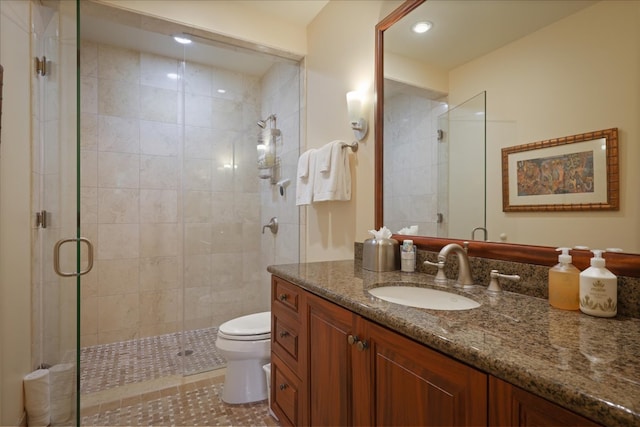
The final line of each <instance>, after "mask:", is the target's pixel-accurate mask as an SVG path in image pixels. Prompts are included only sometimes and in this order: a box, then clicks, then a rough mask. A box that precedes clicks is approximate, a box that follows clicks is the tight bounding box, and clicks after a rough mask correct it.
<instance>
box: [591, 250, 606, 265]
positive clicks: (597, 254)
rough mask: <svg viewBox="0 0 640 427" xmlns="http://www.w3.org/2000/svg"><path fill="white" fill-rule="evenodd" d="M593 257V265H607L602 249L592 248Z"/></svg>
mask: <svg viewBox="0 0 640 427" xmlns="http://www.w3.org/2000/svg"><path fill="white" fill-rule="evenodd" d="M591 252H593V258H591V265H592V266H593V267H597V268H602V267H604V266H605V262H606V261H605V260H604V258H602V254H603V253H605V251H603V250H602V249H592V250H591Z"/></svg>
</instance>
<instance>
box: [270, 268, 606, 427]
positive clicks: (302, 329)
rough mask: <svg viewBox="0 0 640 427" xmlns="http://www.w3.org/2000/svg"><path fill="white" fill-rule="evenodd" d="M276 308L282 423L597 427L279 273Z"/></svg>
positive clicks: (275, 373)
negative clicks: (286, 278) (341, 305)
mask: <svg viewBox="0 0 640 427" xmlns="http://www.w3.org/2000/svg"><path fill="white" fill-rule="evenodd" d="M271 305H272V309H271V311H272V328H273V329H272V334H271V335H272V347H271V352H272V359H271V365H272V367H271V372H272V374H271V398H272V403H271V407H272V409H273V411H274V412H275V413H276V415H277V416H278V417H279V419H280V422H281V424H282V425H313V426H347V425H360V426H394V425H395V426H407V425H421V426H443V425H447V426H465V425H474V426H478V425H491V426H494V425H495V426H533V425H538V426H562V425H565V426H576V425H580V426H595V425H596V424H594V423H592V422H591V421H589V420H587V419H586V418H583V417H581V416H579V415H577V414H574V413H573V412H570V411H568V410H566V409H564V408H562V407H560V406H558V405H556V404H554V403H552V402H549V401H547V400H545V399H542V398H540V397H538V396H535V395H533V394H531V393H529V392H526V391H524V390H522V389H520V388H518V387H515V386H513V385H511V384H509V383H506V382H504V381H502V380H499V379H497V378H495V377H493V376H489V375H487V374H485V373H483V372H481V371H479V370H477V369H475V368H472V367H470V366H468V365H465V364H463V363H461V362H458V361H456V360H454V359H452V358H449V357H447V356H445V355H443V354H441V353H438V352H437V351H434V350H431V349H430V348H428V347H426V346H424V345H422V344H420V343H417V342H415V341H413V340H411V339H409V338H407V337H405V336H403V335H400V334H398V333H397V332H394V331H392V330H390V329H387V328H386V327H383V326H380V325H378V324H376V323H374V322H371V321H369V320H367V319H365V318H363V317H361V316H359V315H357V314H355V313H353V312H351V311H349V310H347V309H345V308H342V307H340V306H338V305H336V304H334V303H332V302H329V301H327V300H325V299H323V298H320V297H318V296H316V295H313V294H311V293H309V292H306V291H305V290H303V289H302V288H300V287H298V286H296V285H293V284H291V283H288V282H286V281H284V280H282V279H280V278H278V277H276V276H273V278H272V304H271Z"/></svg>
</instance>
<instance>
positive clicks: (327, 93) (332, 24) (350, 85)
mask: <svg viewBox="0 0 640 427" xmlns="http://www.w3.org/2000/svg"><path fill="white" fill-rule="evenodd" d="M381 7H382V2H373V1H371V2H369V1H367V2H363V1H332V2H330V3H329V4H328V5H327V6H325V8H324V9H323V10H322V11H321V12H320V14H319V15H318V16H317V17H316V19H315V20H314V21H313V22H312V23H311V25H309V28H308V32H307V37H308V43H309V44H308V55H307V148H315V147H320V146H321V145H323V144H325V143H327V142H329V141H331V140H334V139H343V140H345V141H352V140H353V137H354V135H353V132H352V131H351V128H350V127H349V123H348V120H347V117H348V116H347V105H346V100H345V94H346V93H347V92H348V91H350V90H354V89H359V88H361V87H365V88H366V90H367V93H368V97H369V100H370V102H369V124H372V119H373V103H372V100H373V79H374V69H373V64H374V53H375V52H374V50H375V49H374V47H375V31H374V27H375V25H376V23H377V22H379V21H380V13H381V12H380V10H381ZM351 167H352V170H351V174H352V179H353V181H352V185H353V187H352V188H353V191H352V200H351V201H350V202H328V203H316V204H313V205H311V206H310V207H309V208H308V216H307V237H308V239H307V261H319V260H330V259H332V260H334V259H346V258H351V257H352V256H353V242H354V241H363V240H364V239H367V238H368V237H369V236H368V233H367V230H370V229H371V228H373V225H374V205H373V202H374V188H373V187H374V185H373V184H374V138H373V130H372V129H370V130H369V133H368V135H367V137H366V138H365V140H364V141H362V143H361V144H360V149H359V151H358V152H357V153H356V154H355V155H353V156H352V162H351Z"/></svg>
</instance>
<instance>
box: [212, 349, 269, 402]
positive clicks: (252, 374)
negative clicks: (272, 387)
mask: <svg viewBox="0 0 640 427" xmlns="http://www.w3.org/2000/svg"><path fill="white" fill-rule="evenodd" d="M267 363H269V358H265V359H252V360H232V361H227V372H226V374H225V379H224V388H223V389H222V401H223V402H225V403H232V404H237V403H250V402H258V401H260V400H266V399H267V398H268V397H269V396H268V394H267V380H266V378H265V375H264V371H263V369H262V367H263V366H264V365H266V364H267Z"/></svg>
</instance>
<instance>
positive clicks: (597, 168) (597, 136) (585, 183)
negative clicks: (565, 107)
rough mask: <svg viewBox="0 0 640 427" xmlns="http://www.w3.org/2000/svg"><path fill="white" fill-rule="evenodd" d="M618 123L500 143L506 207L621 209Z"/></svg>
mask: <svg viewBox="0 0 640 427" xmlns="http://www.w3.org/2000/svg"><path fill="white" fill-rule="evenodd" d="M619 177H620V172H619V165H618V129H617V128H611V129H603V130H598V131H594V132H587V133H581V134H578V135H571V136H565V137H562V138H555V139H549V140H546V141H538V142H533V143H529V144H523V145H517V146H513V147H507V148H503V149H502V210H503V211H504V212H535V211H544V212H548V211H592V210H618V209H619V204H620V193H619Z"/></svg>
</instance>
